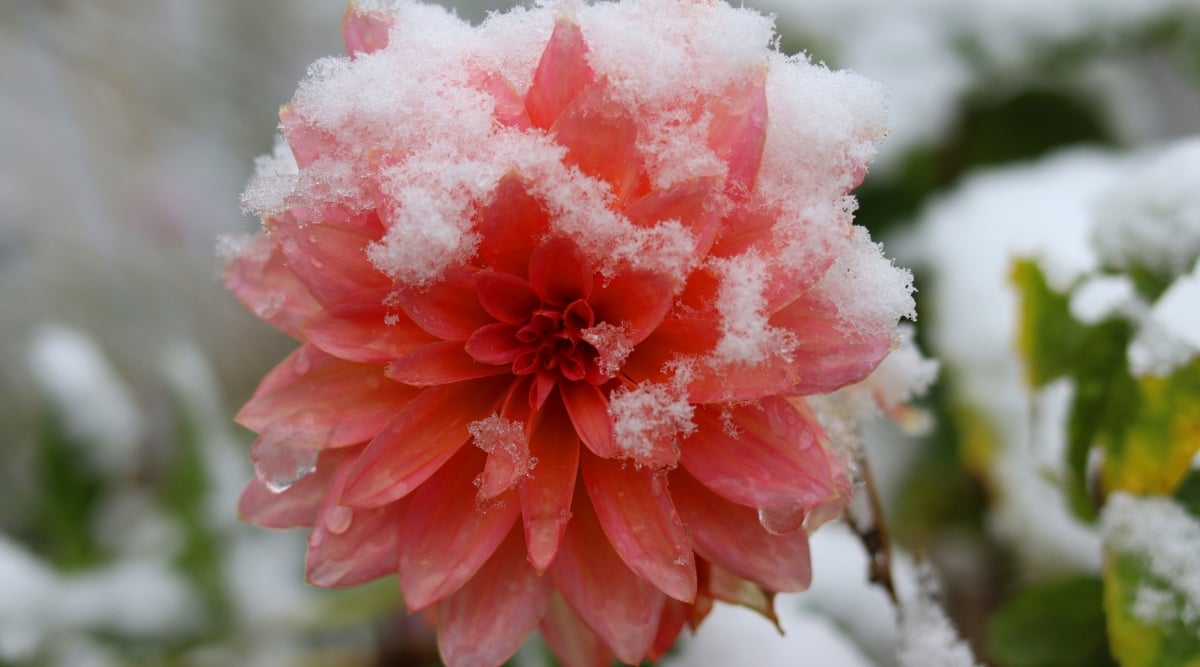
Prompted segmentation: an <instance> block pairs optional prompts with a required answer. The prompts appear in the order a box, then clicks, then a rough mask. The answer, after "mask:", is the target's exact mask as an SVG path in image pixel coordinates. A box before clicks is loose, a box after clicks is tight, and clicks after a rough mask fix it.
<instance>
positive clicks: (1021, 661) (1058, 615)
mask: <svg viewBox="0 0 1200 667" xmlns="http://www.w3.org/2000/svg"><path fill="white" fill-rule="evenodd" d="M988 652H989V654H990V655H991V658H992V660H993V662H994V663H995V664H996V665H997V667H1106V666H1110V665H1111V666H1115V665H1116V663H1115V662H1114V661H1113V658H1112V656H1111V655H1110V654H1109V651H1108V635H1107V631H1106V629H1105V624H1104V608H1103V585H1102V584H1101V582H1100V579H1098V578H1096V577H1093V576H1080V577H1072V578H1069V579H1062V580H1059V581H1054V582H1051V583H1048V584H1042V585H1038V586H1035V587H1033V588H1029V589H1026V590H1024V591H1022V592H1021V593H1019V594H1017V595H1015V596H1013V597H1012V598H1011V599H1010V600H1009V601H1008V603H1007V604H1005V605H1004V607H1003V608H1001V609H1000V611H998V612H997V613H996V615H995V616H993V617H992V620H991V622H990V623H988Z"/></svg>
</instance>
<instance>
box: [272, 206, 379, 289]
mask: <svg viewBox="0 0 1200 667" xmlns="http://www.w3.org/2000/svg"><path fill="white" fill-rule="evenodd" d="M310 216H311V217H310ZM268 228H269V229H270V231H271V236H272V238H274V239H275V241H276V242H277V243H278V244H279V247H280V249H281V250H283V254H284V256H285V257H287V262H288V266H289V267H290V268H291V269H292V271H293V272H295V274H296V276H297V277H299V278H300V280H301V281H302V282H303V283H304V284H305V285H306V286H307V287H308V291H309V292H311V293H312V295H313V296H314V297H316V299H317V301H320V302H321V304H322V305H326V306H332V305H336V304H338V303H341V302H343V301H346V300H347V299H350V298H352V297H355V296H358V295H361V294H362V293H363V292H365V291H378V290H385V289H388V288H390V287H391V284H392V281H391V280H390V279H389V278H388V277H387V276H385V275H384V274H383V273H381V272H380V271H379V270H378V269H376V268H375V266H374V265H372V264H371V261H370V260H369V259H367V252H366V248H367V245H368V244H369V243H371V242H372V241H376V240H378V239H379V238H380V237H382V236H383V224H382V223H381V222H379V218H378V217H377V216H376V215H375V214H374V213H368V214H363V215H349V214H346V213H344V212H340V211H323V212H321V213H320V214H319V215H318V214H316V213H315V212H310V211H303V212H302V211H299V210H298V209H295V208H293V209H289V210H288V212H287V213H284V214H283V215H280V216H277V217H274V218H271V219H270V220H268Z"/></svg>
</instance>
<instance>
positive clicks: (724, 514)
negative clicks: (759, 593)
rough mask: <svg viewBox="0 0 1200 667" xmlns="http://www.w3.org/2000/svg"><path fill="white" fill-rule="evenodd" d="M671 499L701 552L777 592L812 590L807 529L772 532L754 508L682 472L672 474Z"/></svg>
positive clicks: (697, 550)
mask: <svg viewBox="0 0 1200 667" xmlns="http://www.w3.org/2000/svg"><path fill="white" fill-rule="evenodd" d="M671 495H672V497H673V498H674V500H675V506H676V507H677V508H678V509H679V516H680V517H681V518H682V519H683V522H684V524H685V525H687V527H688V532H689V533H691V536H692V540H693V541H694V543H695V548H696V553H697V554H699V555H700V556H702V557H704V558H705V559H707V560H710V561H712V562H714V563H717V564H718V565H721V566H723V567H725V568H727V569H729V570H731V571H733V572H735V573H737V574H738V575H739V576H741V577H744V578H746V579H750V580H752V581H757V582H759V583H761V584H762V585H763V586H766V587H767V588H769V589H771V590H773V591H785V592H795V591H802V590H805V589H806V588H808V584H809V582H810V581H811V580H812V566H811V563H810V561H809V551H808V534H807V533H806V532H805V531H803V530H797V531H794V532H791V533H788V534H786V535H773V534H771V533H768V532H767V531H766V530H765V529H763V527H762V526H761V525H760V524H759V521H758V514H757V512H756V511H755V510H754V509H751V508H749V507H746V506H743V505H737V504H734V503H731V502H729V501H728V500H725V499H724V498H721V497H720V496H718V495H717V494H715V493H713V492H712V491H709V490H708V489H707V488H706V487H705V486H704V485H703V484H701V483H700V482H697V481H696V480H695V479H694V478H693V477H692V476H691V475H689V474H687V473H686V472H684V471H682V470H677V471H675V472H674V473H672V474H671Z"/></svg>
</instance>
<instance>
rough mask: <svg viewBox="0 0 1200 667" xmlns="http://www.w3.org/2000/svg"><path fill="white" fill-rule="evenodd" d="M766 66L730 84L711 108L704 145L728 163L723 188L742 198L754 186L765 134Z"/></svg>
mask: <svg viewBox="0 0 1200 667" xmlns="http://www.w3.org/2000/svg"><path fill="white" fill-rule="evenodd" d="M766 75H767V68H766V67H765V66H764V67H760V68H759V70H758V73H757V75H756V76H754V77H753V78H748V79H745V80H743V81H739V82H736V83H733V84H730V86H729V90H728V91H726V94H725V95H722V96H721V97H720V98H719V101H718V104H716V105H715V109H714V110H713V120H712V124H710V125H709V127H708V146H709V148H712V149H713V151H714V152H716V154H717V156H718V157H720V158H721V159H722V160H724V161H725V164H727V165H728V166H729V171H728V173H727V175H726V178H725V192H726V194H728V195H729V196H731V197H734V198H735V199H739V200H740V199H746V198H747V197H749V195H750V192H751V191H752V190H753V189H754V181H755V178H756V177H757V176H758V168H759V165H760V164H761V162H762V152H763V145H764V143H765V141H766V136H767V90H766V83H767V82H766V78H767V77H766Z"/></svg>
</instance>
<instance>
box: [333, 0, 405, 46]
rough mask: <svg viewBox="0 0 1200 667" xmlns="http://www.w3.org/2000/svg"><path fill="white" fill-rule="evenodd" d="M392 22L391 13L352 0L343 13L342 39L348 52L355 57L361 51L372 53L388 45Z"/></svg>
mask: <svg viewBox="0 0 1200 667" xmlns="http://www.w3.org/2000/svg"><path fill="white" fill-rule="evenodd" d="M392 22H393V19H392V17H391V16H390V15H388V14H385V13H384V12H381V11H379V10H375V9H369V8H366V7H360V6H359V3H357V2H354V0H350V3H349V4H348V5H347V6H346V12H345V13H344V14H342V41H343V42H345V44H346V53H348V54H350V57H351V58H353V57H355V56H356V55H357V54H359V53H372V52H374V51H378V50H380V49H382V48H384V47H386V46H387V44H388V30H390V29H391V27H392Z"/></svg>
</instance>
